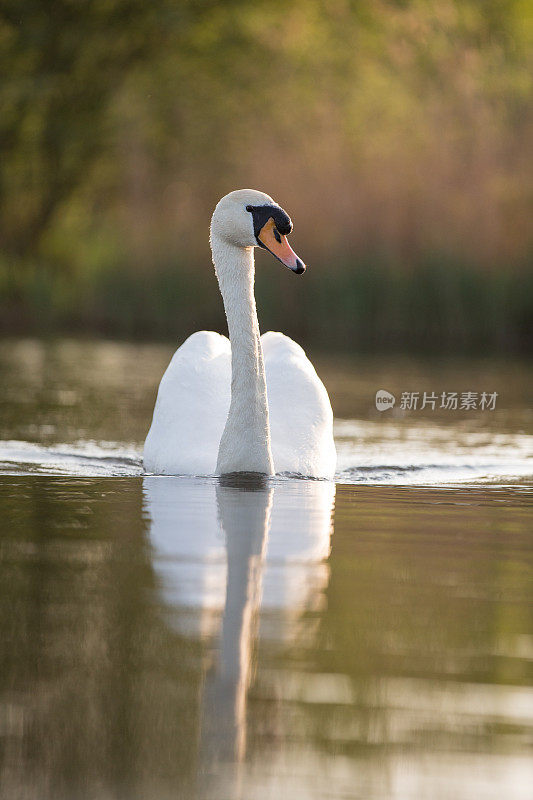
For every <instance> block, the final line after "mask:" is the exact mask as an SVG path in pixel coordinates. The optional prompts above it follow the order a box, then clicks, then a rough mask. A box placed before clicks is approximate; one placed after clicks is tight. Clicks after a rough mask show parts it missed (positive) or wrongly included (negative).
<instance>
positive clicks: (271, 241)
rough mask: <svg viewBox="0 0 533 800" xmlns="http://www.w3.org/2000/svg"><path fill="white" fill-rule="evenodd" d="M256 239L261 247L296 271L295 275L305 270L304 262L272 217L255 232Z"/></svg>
mask: <svg viewBox="0 0 533 800" xmlns="http://www.w3.org/2000/svg"><path fill="white" fill-rule="evenodd" d="M257 239H258V241H259V243H260V244H261V245H262V247H264V248H265V249H266V250H268V251H269V252H270V253H272V255H273V256H275V257H276V258H277V259H278V261H281V263H282V264H285V266H286V267H288V268H289V269H292V271H293V272H296V274H297V275H301V274H302V272H305V264H304V263H303V261H302V260H301V259H299V258H298V256H297V255H296V253H295V252H294V250H293V249H292V247H291V246H290V244H289V242H288V239H287V237H286V236H283V234H281V233H280V232H279V231H278V229H277V228H276V225H275V223H274V220H273V219H272V217H270V219H269V220H268V222H266V223H265V224H264V225H263V227H262V228H261V230H260V231H259V233H258V234H257Z"/></svg>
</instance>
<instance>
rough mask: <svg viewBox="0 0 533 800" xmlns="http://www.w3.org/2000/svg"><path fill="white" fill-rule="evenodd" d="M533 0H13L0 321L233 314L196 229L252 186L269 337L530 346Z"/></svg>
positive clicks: (385, 345)
mask: <svg viewBox="0 0 533 800" xmlns="http://www.w3.org/2000/svg"><path fill="white" fill-rule="evenodd" d="M532 33H533V13H532V6H531V3H530V2H529V0H438V2H430V1H428V0H396V1H393V0H387V1H386V0H328V2H319V0H293V1H292V2H290V3H287V2H286V1H285V0H254V2H249V1H248V0H246V1H245V0H224V2H220V0H150V2H146V0H54V2H53V3H47V2H44V1H43V0H23V1H21V0H2V1H1V3H0V43H1V47H0V60H1V72H2V79H1V81H0V105H1V109H2V110H1V114H0V192H1V198H0V238H1V243H0V329H1V330H2V331H3V332H4V333H7V332H9V333H11V334H23V335H26V334H49V333H55V332H58V333H65V332H66V333H69V334H72V333H83V334H90V335H94V334H97V335H103V336H110V337H115V338H117V337H119V338H120V337H123V338H139V339H147V340H173V341H174V340H180V339H183V338H184V337H185V336H187V335H188V334H189V333H191V332H192V331H194V330H197V329H201V328H214V329H218V330H221V331H223V330H224V328H225V323H224V317H223V310H222V304H221V301H220V297H219V294H218V289H217V285H216V281H215V280H214V277H213V273H212V267H211V263H210V252H209V245H208V225H209V219H210V215H211V213H212V209H213V207H214V205H215V203H216V202H217V200H218V199H219V197H220V196H222V195H223V194H225V193H226V192H228V191H231V190H233V189H235V188H240V187H244V186H248V187H253V188H259V189H262V190H264V191H266V192H268V193H269V194H271V195H272V196H273V197H274V198H275V199H276V200H277V201H278V202H280V204H281V205H283V206H284V207H285V208H286V209H287V210H288V211H289V213H290V214H291V216H292V217H293V220H294V222H295V231H294V234H293V236H292V240H293V245H294V247H295V249H296V251H297V252H298V253H299V255H300V256H301V257H302V258H303V259H304V260H305V261H306V262H307V263H308V264H309V266H310V269H309V270H308V272H307V273H306V275H305V276H304V277H303V278H302V279H296V278H294V277H293V276H292V275H290V274H288V273H287V272H286V271H285V270H283V269H281V267H280V266H279V265H278V264H277V262H275V261H274V260H273V259H271V258H269V257H268V256H266V255H263V254H259V255H258V259H257V261H258V275H257V294H258V306H259V314H260V322H261V327H262V329H263V330H266V329H268V328H274V329H281V330H284V331H285V332H286V333H288V334H290V335H292V336H294V337H296V338H297V339H298V340H299V341H301V342H302V344H304V345H306V346H309V347H311V348H313V349H314V350H317V349H323V350H325V351H327V350H333V349H337V350H347V351H353V352H365V351H370V352H372V351H387V352H390V351H391V350H403V351H407V352H419V351H424V352H430V353H444V354H446V353H462V354H463V353H464V354H469V353H484V354H507V353H515V354H523V353H525V352H526V351H527V350H528V348H530V347H531V344H532V343H533V269H532V253H533V248H532V244H533V225H532V224H531V219H532V216H531V208H532V199H533V158H532V155H533V153H532V144H531V143H532V140H533V136H532V134H533V125H532V122H533V110H532V108H533V105H532V96H533V92H532V88H533V86H532V84H533V63H532V62H533V58H532V53H533V47H532Z"/></svg>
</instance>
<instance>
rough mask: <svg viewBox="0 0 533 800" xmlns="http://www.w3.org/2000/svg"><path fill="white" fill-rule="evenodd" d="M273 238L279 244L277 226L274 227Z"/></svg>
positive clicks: (279, 237) (279, 238)
mask: <svg viewBox="0 0 533 800" xmlns="http://www.w3.org/2000/svg"><path fill="white" fill-rule="evenodd" d="M274 239H275V240H276V242H277V243H278V244H281V236H280V235H279V231H278V229H277V228H274Z"/></svg>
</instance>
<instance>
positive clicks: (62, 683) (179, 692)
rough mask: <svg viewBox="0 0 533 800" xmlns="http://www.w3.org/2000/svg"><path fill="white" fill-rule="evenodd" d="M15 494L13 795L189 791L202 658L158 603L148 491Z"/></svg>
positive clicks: (32, 485) (7, 532) (9, 605)
mask: <svg viewBox="0 0 533 800" xmlns="http://www.w3.org/2000/svg"><path fill="white" fill-rule="evenodd" d="M17 484H18V488H17V491H16V493H15V492H13V500H12V502H11V503H10V502H9V500H8V501H7V503H8V504H9V506H10V507H9V510H8V514H7V520H8V521H9V523H10V524H8V525H6V526H5V529H4V534H3V536H4V539H3V546H2V556H3V558H2V576H3V578H2V585H1V594H2V599H1V600H0V625H1V630H0V638H1V640H2V642H3V645H4V646H3V647H2V648H1V652H2V656H1V658H2V663H1V670H0V675H1V677H0V681H1V686H2V713H3V715H4V720H2V728H3V729H4V728H5V730H3V731H2V733H3V734H4V733H5V735H3V737H2V738H3V742H2V743H3V747H2V756H1V758H2V769H1V774H2V783H3V786H2V794H3V796H6V797H16V796H20V795H23V796H24V797H29V798H31V797H35V798H39V800H41V798H43V800H45V799H46V798H54V800H55V798H58V799H60V798H69V800H70V798H72V797H85V796H94V795H95V793H96V795H98V793H99V792H100V791H101V792H111V794H110V795H108V796H117V797H118V796H122V793H123V792H125V793H126V794H127V796H129V797H133V796H136V792H141V793H142V786H143V784H144V782H145V781H147V782H148V784H150V785H151V784H152V780H153V776H154V775H157V776H165V779H166V780H171V781H173V782H174V783H175V784H176V785H177V786H182V787H186V785H187V780H188V778H187V776H188V775H189V776H190V775H191V774H192V773H193V772H194V767H193V765H194V761H195V757H196V744H195V742H196V738H197V726H198V722H197V718H196V716H195V715H194V714H191V708H193V707H194V706H195V704H196V703H197V693H198V686H199V680H200V675H199V674H198V671H197V669H196V665H197V662H198V659H199V657H200V655H201V647H200V645H199V643H198V642H195V641H193V640H189V639H187V638H186V637H183V636H180V635H179V634H178V633H176V632H175V631H171V630H169V629H168V628H167V627H166V626H165V625H164V623H163V620H162V618H161V615H160V613H159V608H158V605H157V602H154V592H155V589H156V584H155V580H154V574H153V570H152V567H151V564H150V560H149V559H150V550H149V549H148V547H147V544H146V538H145V523H144V521H143V518H142V514H141V503H142V495H141V486H140V483H139V482H138V481H129V480H124V479H120V480H119V481H114V480H112V479H111V480H109V479H108V480H104V481H94V480H90V481H81V480H78V481H76V480H75V481H64V480H62V479H56V480H51V481H49V480H43V479H39V478H38V479H28V480H17ZM6 489H9V487H4V491H5V490H6ZM22 493H24V498H23V499H22V496H21V495H22ZM10 512H11V513H10ZM184 792H185V788H184ZM106 796H107V795H106Z"/></svg>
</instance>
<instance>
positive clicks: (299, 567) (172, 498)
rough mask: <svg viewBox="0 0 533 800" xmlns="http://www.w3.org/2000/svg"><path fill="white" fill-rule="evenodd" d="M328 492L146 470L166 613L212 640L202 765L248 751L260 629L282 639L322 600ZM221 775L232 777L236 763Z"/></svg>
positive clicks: (312, 484)
mask: <svg viewBox="0 0 533 800" xmlns="http://www.w3.org/2000/svg"><path fill="white" fill-rule="evenodd" d="M334 498H335V485H334V484H333V483H329V482H324V481H301V480H279V481H268V482H263V483H261V482H259V483H257V482H256V483H253V482H249V481H248V482H243V481H241V480H239V479H236V480H234V481H231V480H225V481H224V482H218V481H215V480H200V479H198V480H191V479H183V478H161V477H159V478H154V477H146V478H145V479H144V500H145V506H144V507H145V512H146V514H147V516H148V523H149V531H150V542H151V545H152V548H153V559H152V560H153V564H154V568H155V571H156V573H157V576H158V578H159V585H160V591H161V592H162V594H163V599H164V606H165V608H166V610H167V612H168V614H169V622H170V624H171V625H172V626H174V627H175V628H176V629H177V630H179V632H180V633H182V634H183V633H185V634H187V635H188V636H193V637H197V638H202V639H207V640H208V641H210V642H211V641H212V642H213V645H214V647H213V648H211V653H212V657H211V658H209V659H208V663H207V664H206V667H205V671H206V679H205V682H204V689H203V698H202V701H201V704H202V715H201V716H202V731H201V737H200V761H201V769H202V771H203V772H204V773H205V774H213V773H214V771H217V770H218V771H220V768H221V767H222V765H224V764H234V765H235V764H238V763H239V762H240V761H242V758H243V756H244V752H245V745H246V698H247V690H248V688H249V685H250V680H251V664H252V655H253V652H254V644H255V642H256V640H257V637H258V634H259V635H260V636H261V638H264V639H268V640H274V641H279V642H283V641H285V640H287V639H288V638H289V637H291V636H292V635H293V633H294V630H295V624H296V623H297V621H298V620H299V618H300V617H301V616H302V614H303V613H304V612H306V611H309V610H314V609H316V608H317V607H319V606H320V604H321V601H322V597H323V593H324V591H325V589H326V587H327V581H328V568H327V563H326V559H327V557H328V554H329V549H330V537H331V532H332V511H333V504H334ZM260 611H261V613H260ZM260 617H261V620H260ZM260 622H261V624H260ZM230 772H231V771H230ZM226 777H227V779H228V780H229V781H230V783H231V782H234V781H236V780H237V773H235V772H234V773H232V774H231V777H230V775H227V776H226ZM220 779H221V775H220V774H218V775H217V780H220ZM219 788H220V786H219ZM204 789H206V787H205V786H204ZM226 789H227V791H228V792H231V791H233V793H235V792H236V791H237V790H236V788H235V787H233V790H232V788H231V786H230V785H227V786H226Z"/></svg>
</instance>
